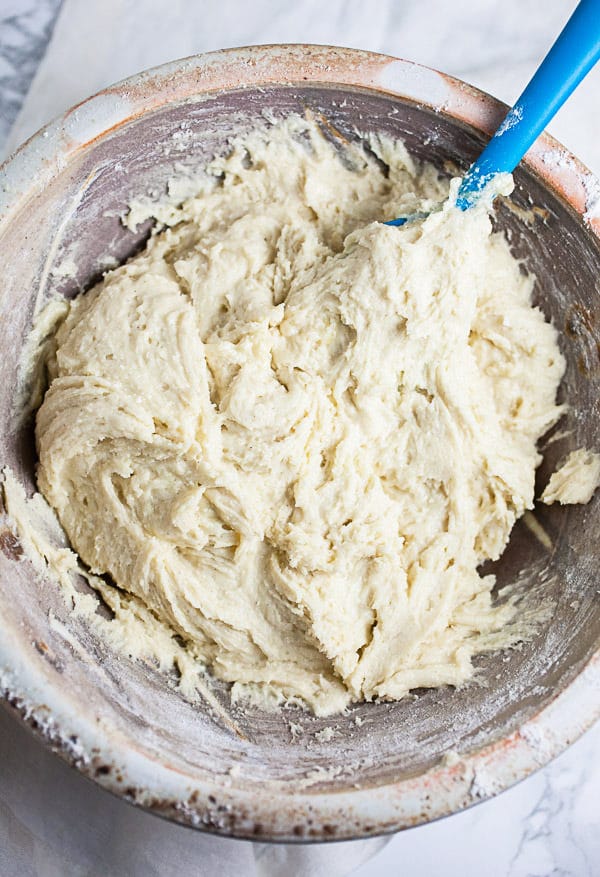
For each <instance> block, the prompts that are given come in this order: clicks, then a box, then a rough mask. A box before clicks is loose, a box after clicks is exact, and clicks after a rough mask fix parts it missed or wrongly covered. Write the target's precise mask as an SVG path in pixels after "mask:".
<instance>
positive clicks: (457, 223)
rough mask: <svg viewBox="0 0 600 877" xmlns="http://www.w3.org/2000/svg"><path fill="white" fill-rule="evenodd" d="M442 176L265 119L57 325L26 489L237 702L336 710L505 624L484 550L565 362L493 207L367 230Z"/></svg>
mask: <svg viewBox="0 0 600 877" xmlns="http://www.w3.org/2000/svg"><path fill="white" fill-rule="evenodd" d="M446 194H447V186H446V183H444V182H443V181H440V180H439V179H438V177H437V174H436V172H435V170H434V169H433V167H431V166H428V165H425V166H418V165H416V164H415V163H413V161H412V160H411V159H410V158H409V156H408V155H407V153H406V151H405V150H404V148H403V147H402V146H401V145H400V144H393V143H391V142H388V141H383V140H380V139H376V138H371V140H370V141H369V148H368V149H367V150H363V148H362V147H361V146H349V145H348V146H345V147H340V146H339V145H337V144H336V145H334V144H333V141H332V140H330V139H329V138H328V137H326V136H324V135H323V134H322V133H321V131H320V129H319V127H318V126H317V125H316V124H314V123H313V122H307V121H303V120H300V119H291V120H288V121H287V122H286V123H281V124H279V125H277V126H275V127H271V128H269V129H268V130H264V131H257V132H255V133H253V134H251V135H249V136H248V137H246V138H245V139H244V140H243V141H241V142H238V143H236V144H235V145H234V147H233V150H232V152H231V154H230V155H229V156H228V157H226V158H221V159H216V160H215V161H214V162H213V163H212V164H211V165H210V166H209V167H208V169H207V182H206V184H205V185H204V186H203V187H202V191H201V193H200V194H199V195H198V196H197V197H195V198H192V199H191V200H189V201H187V202H186V203H184V204H183V206H182V207H181V208H180V209H179V210H176V211H174V212H173V213H172V215H170V217H169V222H170V224H171V225H172V226H173V227H171V228H167V229H166V230H164V231H162V233H160V234H157V235H156V236H154V237H153V238H152V240H151V241H150V242H149V244H148V246H147V248H146V249H145V250H144V252H142V253H141V254H140V255H138V256H136V257H135V258H133V259H132V260H131V261H130V262H128V263H127V264H126V265H124V266H122V267H120V268H117V269H116V270H114V271H111V272H109V273H108V274H107V275H106V277H105V279H104V280H103V281H102V282H101V283H100V284H99V285H98V286H97V287H96V288H95V289H93V290H92V291H91V292H89V293H87V294H85V295H83V296H81V297H79V298H77V299H76V300H75V301H73V302H72V304H71V306H70V310H69V313H68V315H67V317H66V319H65V321H64V323H63V324H62V326H61V328H60V329H59V331H58V333H57V336H56V351H55V355H53V356H52V358H51V360H50V363H49V372H50V379H51V383H50V386H49V389H48V391H47V393H46V396H45V399H44V402H43V404H42V406H41V408H40V409H39V412H38V415H37V433H36V434H37V444H38V450H39V460H40V463H39V472H38V480H39V486H40V488H41V490H42V492H43V494H44V495H45V497H46V498H47V499H48V501H49V502H50V504H51V505H52V506H53V507H54V509H55V510H56V512H57V513H58V516H59V518H60V521H61V523H62V525H63V526H64V528H65V530H66V532H67V534H68V536H69V539H70V541H71V543H72V545H73V547H74V548H75V549H76V551H77V552H78V553H79V555H80V556H81V557H82V558H83V560H84V561H85V562H86V563H87V564H88V565H89V567H90V568H91V571H92V572H93V573H97V574H108V575H109V576H110V577H111V578H112V580H114V582H115V583H116V584H117V585H118V586H119V587H120V588H121V589H124V590H126V591H129V592H131V593H133V594H135V595H137V597H139V598H140V599H141V600H142V601H143V602H144V603H145V604H146V605H147V607H148V608H149V609H150V611H151V612H152V613H153V614H154V615H155V616H157V617H158V618H159V619H161V620H163V621H165V622H167V623H168V624H169V625H170V627H171V628H172V629H173V630H174V631H175V632H176V633H177V634H178V635H179V636H180V637H181V638H182V639H183V640H184V641H185V642H186V643H187V645H188V648H189V650H190V651H191V653H192V654H193V655H195V656H198V657H200V658H201V659H202V660H203V661H205V662H206V664H207V665H208V666H209V667H210V668H211V670H212V672H213V673H214V674H215V675H216V676H217V677H219V678H220V679H224V680H227V681H229V682H233V683H235V685H234V689H233V693H234V696H236V695H243V696H248V695H252V696H254V697H258V698H268V697H275V698H277V699H279V700H287V701H289V700H292V701H296V702H301V703H303V704H305V705H308V706H309V707H310V708H312V710H313V711H314V712H316V713H317V714H330V713H335V712H337V711H340V710H342V709H343V708H344V707H345V706H346V705H347V704H348V703H349V702H350V701H356V700H363V699H366V700H371V699H373V698H387V699H398V698H401V697H403V696H404V695H406V693H407V692H408V691H409V690H410V689H413V688H416V687H421V686H439V685H443V684H452V685H461V684H462V683H464V682H465V681H466V680H468V679H469V678H470V677H471V676H472V673H473V669H472V664H471V658H472V656H473V655H474V654H476V653H478V652H481V651H484V650H486V649H488V648H493V647H497V646H498V645H499V644H502V643H504V644H506V643H508V642H509V641H510V635H509V634H508V633H507V634H506V637H505V640H503V639H502V635H501V634H500V633H499V632H501V631H502V630H503V629H506V628H505V625H506V624H507V623H508V622H510V621H511V619H512V617H513V615H514V611H515V610H514V608H513V607H512V605H511V604H510V603H504V605H501V606H494V605H493V601H492V598H491V591H492V588H493V585H494V579H493V577H492V576H484V577H482V576H481V575H480V574H479V572H478V569H477V568H478V566H479V565H480V564H481V563H482V562H483V561H484V560H487V559H490V558H491V559H495V558H497V557H499V555H500V554H501V553H502V550H503V549H504V546H505V545H506V542H507V540H508V537H509V534H510V531H511V529H512V526H513V524H514V523H515V521H516V519H517V518H518V517H519V516H520V515H522V514H523V513H524V511H525V510H526V509H528V508H531V507H532V505H533V491H534V473H535V468H536V466H537V465H538V463H539V462H540V459H541V458H540V455H539V453H538V451H537V450H536V441H537V439H538V438H539V437H540V436H541V435H542V434H543V433H544V432H545V431H546V430H547V429H548V428H549V427H550V426H551V425H552V424H553V423H554V422H555V421H556V420H557V418H558V417H559V416H560V414H561V408H560V407H558V406H557V405H556V402H555V397H556V390H557V387H558V385H559V382H560V379H561V377H562V374H563V371H564V361H563V358H562V356H561V354H560V352H559V349H558V346H557V340H556V332H555V330H554V329H553V328H552V326H551V325H549V324H548V323H546V322H545V320H544V317H543V315H542V313H541V312H540V311H539V310H538V309H537V308H534V307H532V306H531V301H530V297H531V290H532V280H531V278H530V277H528V276H525V275H524V274H523V273H522V272H521V271H520V267H519V264H518V262H517V261H515V259H514V258H513V257H512V256H511V254H510V251H509V248H508V245H507V243H506V241H505V240H504V238H503V237H502V236H501V235H498V234H493V233H492V230H491V223H490V220H489V217H488V215H487V211H486V209H485V208H484V207H481V208H479V209H473V210H470V211H468V212H466V213H461V212H459V211H457V210H456V209H455V208H453V207H451V206H448V205H447V206H446V208H445V209H444V210H443V211H442V212H439V213H435V214H433V215H432V216H431V217H430V218H429V219H428V220H427V221H426V222H425V223H423V224H413V225H410V226H406V227H404V228H401V229H397V228H391V227H387V226H385V225H382V224H381V222H382V220H385V219H389V218H392V217H393V216H396V215H398V214H400V213H407V212H412V211H413V210H415V209H417V208H421V209H423V208H425V209H427V207H428V206H429V205H430V204H431V203H432V202H436V201H439V200H441V199H443V198H444V197H445V196H446ZM513 636H514V634H513Z"/></svg>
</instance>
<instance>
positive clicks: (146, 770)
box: [0, 44, 600, 842]
mask: <svg viewBox="0 0 600 877" xmlns="http://www.w3.org/2000/svg"><path fill="white" fill-rule="evenodd" d="M282 84H283V85H288V84H289V85H290V86H293V85H296V86H298V85H301V86H307V85H338V86H339V85H341V86H354V87H359V88H362V89H368V90H370V91H375V92H377V93H381V94H389V95H392V96H394V97H398V98H401V99H403V100H405V101H409V102H413V103H416V104H417V105H419V106H421V107H424V108H426V109H430V110H433V111H434V112H436V113H440V114H443V115H447V116H450V117H452V118H454V119H456V120H458V121H461V122H464V123H466V124H467V125H470V126H472V127H473V128H475V129H477V130H478V131H480V132H483V133H485V134H492V133H493V131H494V130H495V129H496V127H497V125H498V124H499V122H500V121H501V119H502V118H503V116H504V114H505V112H506V109H507V107H506V105H505V104H503V103H501V102H500V101H498V100H496V99H495V98H493V97H491V96H489V95H487V94H486V93H485V92H482V91H480V90H479V89H476V88H474V87H473V86H470V85H468V84H466V83H464V82H462V81H461V80H458V79H456V78H454V77H452V76H449V75H447V74H443V73H440V72H438V71H436V70H433V69H432V68H429V67H424V66H422V65H419V64H416V63H414V62H412V61H407V60H402V59H399V58H394V57H392V56H389V55H382V54H377V53H374V52H369V51H363V50H359V49H348V48H342V47H337V46H322V45H310V44H288V45H285V44H283V45H267V46H250V47H245V48H233V49H225V50H221V51H216V52H210V53H205V54H200V55H195V56H191V57H189V58H184V59H181V60H178V61H173V62H169V63H167V64H163V65H161V66H159V67H155V68H152V69H150V70H147V71H144V72H142V73H138V74H136V75H134V76H131V77H129V78H127V79H125V80H123V81H121V82H119V83H117V84H116V85H112V86H109V87H108V88H106V89H103V90H102V91H100V92H98V93H97V94H95V95H94V96H92V97H90V98H88V99H87V100H85V101H83V102H81V103H80V104H78V105H76V106H75V107H72V108H71V109H69V110H67V111H66V112H65V113H64V114H63V115H61V116H59V117H58V118H57V119H55V120H54V121H52V122H50V123H49V124H48V125H46V126H45V127H43V128H41V129H40V130H39V131H38V132H37V133H36V134H34V135H33V136H32V137H31V138H29V140H27V141H26V142H25V143H24V144H23V145H22V146H20V147H19V148H18V149H17V150H16V151H15V152H14V153H13V154H12V156H9V158H8V159H7V160H6V161H5V162H4V164H3V165H2V166H1V167H0V176H2V177H3V178H4V182H3V184H2V186H0V227H1V226H2V224H3V223H5V222H9V221H10V218H11V216H12V214H13V212H16V211H18V210H19V209H20V208H21V207H22V206H23V204H24V202H25V201H26V200H27V199H29V198H30V197H32V195H33V194H34V193H35V192H36V191H38V190H39V189H40V188H41V187H42V186H44V185H45V183H46V182H47V181H48V180H49V179H50V178H52V177H53V176H54V175H56V174H58V173H60V172H61V171H63V170H64V169H65V167H66V166H68V163H69V161H70V160H72V159H73V158H75V157H76V156H77V155H78V154H79V153H80V152H81V151H82V150H85V149H86V148H87V147H88V146H89V145H90V144H91V143H93V142H94V141H95V140H97V139H99V138H102V137H104V136H106V135H107V134H109V133H110V132H111V131H113V130H114V129H115V128H117V127H120V126H121V125H125V124H127V123H129V122H131V121H132V120H134V119H136V118H139V117H140V116H143V115H144V114H146V113H148V112H151V111H152V110H155V109H158V108H159V107H162V106H164V105H165V104H168V103H171V102H177V103H181V102H183V101H185V100H186V99H192V98H198V97H201V96H203V95H209V94H211V93H214V92H223V91H228V90H233V89H240V88H246V87H252V86H260V85H282ZM525 165H526V166H527V167H528V168H529V169H530V170H532V171H533V172H534V173H535V174H536V175H537V176H538V177H541V179H542V180H543V181H544V183H545V184H546V186H548V187H549V188H550V189H552V190H553V191H554V193H555V194H557V195H559V196H560V197H561V199H562V200H564V201H566V202H567V203H568V204H569V205H570V206H571V208H572V209H573V210H575V212H576V213H578V214H579V215H580V216H581V218H582V222H583V223H584V224H585V226H587V227H588V229H589V230H591V231H592V232H593V234H595V235H596V237H597V238H598V239H600V211H599V210H598V201H597V198H598V188H597V186H598V182H597V180H596V177H595V176H594V175H593V174H592V173H591V172H590V171H589V170H588V168H586V167H585V166H584V165H583V164H582V163H581V162H580V161H579V160H578V159H576V158H575V157H574V156H572V155H571V153H570V152H569V151H568V150H567V149H565V147H563V146H562V145H561V144H560V143H558V142H557V141H556V140H555V139H554V138H553V137H551V136H550V135H548V134H542V135H541V137H540V138H539V139H538V141H537V142H536V143H535V145H534V146H533V147H532V149H531V150H530V151H529V153H528V154H527V157H526V160H525ZM596 214H598V215H596ZM9 639H10V638H9V637H6V638H5V637H3V638H2V639H0V696H1V698H3V700H4V703H5V705H6V706H8V707H9V708H12V711H13V712H14V713H16V715H17V716H18V718H19V719H20V720H21V721H22V722H24V723H25V724H26V725H27V726H28V727H29V728H30V729H32V730H33V731H34V733H35V734H36V735H37V736H38V738H39V739H40V740H41V741H42V742H43V743H44V744H45V745H46V746H47V747H48V748H50V749H51V750H52V751H54V752H56V753H57V754H59V755H60V756H61V757H62V758H63V759H64V760H65V761H67V762H68V763H69V764H70V765H72V766H74V767H76V768H77V769H78V770H79V771H80V772H81V773H82V774H84V775H86V776H88V777H90V778H91V779H93V780H94V781H95V782H97V783H99V784H100V785H101V786H103V787H104V788H105V789H107V790H109V791H111V792H113V793H115V794H116V795H117V796H119V797H121V798H124V799H125V800H129V801H131V802H132V803H134V804H137V805H138V806H141V807H142V808H144V809H146V810H147V811H149V812H152V813H155V814H157V815H160V816H164V817H166V818H168V819H171V820H173V821H175V822H178V823H180V824H184V825H189V826H193V827H196V828H200V829H203V830H205V831H210V832H213V833H216V834H220V835H223V836H226V837H237V838H245V839H253V840H261V841H297V842H302V841H304V842H306V841H310V840H312V841H327V840H328V841H335V840H350V839H357V838H361V837H362V838H364V837H369V836H374V835H378V834H383V833H387V832H393V831H398V830H400V829H405V828H409V827H412V826H415V825H419V824H422V823H425V822H430V821H432V820H434V819H438V818H440V817H443V816H446V815H449V814H451V813H454V812H457V811H459V810H462V809H464V808H466V807H468V806H470V805H472V804H474V803H477V802H479V801H483V800H485V799H487V798H490V797H492V796H493V795H495V794H497V793H498V792H500V791H503V790H504V789H506V788H507V787H509V786H511V785H513V784H514V783H516V782H518V781H519V780H521V779H524V778H525V777H526V776H528V775H529V774H530V773H532V772H533V771H534V770H536V769H538V768H540V767H542V766H543V765H544V764H546V763H547V762H548V761H550V760H551V759H552V758H554V757H555V756H556V755H558V754H559V753H560V752H561V751H562V750H563V749H564V748H566V747H567V746H568V745H569V744H570V743H571V742H573V741H574V740H575V739H577V737H579V736H580V735H581V734H582V733H583V732H584V731H585V730H586V729H587V728H589V727H590V726H591V725H592V723H593V722H594V721H595V720H596V719H597V718H599V717H600V702H599V699H598V697H597V692H598V690H599V689H600V649H598V651H597V652H596V653H595V655H593V656H592V658H591V659H590V660H589V661H588V662H587V664H586V665H585V666H584V667H583V668H582V669H581V670H580V672H579V673H578V674H577V675H576V676H575V678H573V679H572V680H571V682H569V683H568V684H567V685H566V687H565V688H563V689H562V690H561V691H560V692H557V693H556V694H555V696H554V698H553V699H552V700H551V701H550V702H549V703H547V704H546V706H545V707H544V708H542V709H541V710H540V711H539V712H538V713H537V714H535V715H534V716H532V717H531V718H530V719H528V720H527V721H525V722H524V723H523V724H522V725H521V726H520V727H519V728H518V729H517V730H515V731H514V732H513V733H511V734H510V735H508V736H507V737H504V738H503V739H501V740H498V741H496V742H494V743H491V744H488V745H483V746H480V747H479V748H477V749H476V750H474V751H471V752H470V753H468V754H466V755H462V756H460V758H458V760H456V761H454V760H453V759H446V760H445V761H444V760H442V762H441V763H439V764H438V765H436V766H434V767H432V768H431V769H429V770H428V771H427V772H425V773H424V774H421V775H419V776H416V777H412V778H408V779H404V780H400V781H397V782H395V783H388V784H385V785H381V786H373V787H369V788H364V789H350V790H344V791H340V792H334V793H332V792H328V791H323V790H319V789H318V788H315V789H312V790H311V789H310V788H309V789H308V790H307V791H303V792H302V793H299V792H293V791H291V792H290V793H289V794H288V793H285V794H279V795H278V796H275V795H273V794H271V793H269V794H265V795H264V796H262V797H261V798H260V799H257V796H256V793H255V792H254V791H251V792H250V791H249V790H248V789H244V788H243V787H239V788H236V786H235V783H233V784H231V785H230V787H229V788H228V789H224V788H223V785H220V786H218V787H217V784H216V783H214V784H213V785H211V784H210V783H206V784H205V786H202V787H201V786H200V785H199V784H198V783H196V784H195V785H190V777H186V776H185V775H183V774H180V773H178V772H177V771H176V770H174V769H170V767H169V765H168V764H158V763H157V762H156V761H154V760H152V759H151V758H149V757H148V755H147V754H145V753H144V752H142V751H141V750H139V749H138V750H137V751H133V750H132V749H131V748H128V746H127V740H126V739H124V738H123V737H121V735H119V734H117V733H114V734H112V736H111V735H110V734H108V733H107V732H106V729H103V728H102V727H98V725H97V724H95V723H93V722H90V721H88V718H87V717H85V716H82V715H80V714H78V712H77V710H76V709H74V702H73V701H72V700H71V698H70V696H69V695H68V693H66V692H63V691H61V690H60V689H59V688H58V687H57V686H56V684H55V683H54V682H53V677H52V676H50V675H46V674H47V668H44V666H43V661H41V660H40V659H39V656H38V659H37V660H36V659H35V657H33V656H32V655H33V653H34V652H35V650H34V649H30V650H29V651H30V652H31V653H32V654H29V653H27V654H26V653H25V650H24V649H21V651H20V652H19V653H15V643H14V642H13V643H10V642H9ZM0 702H1V700H0ZM116 766H118V770H113V769H112V768H113V767H116ZM116 775H119V776H120V780H117V779H116V778H115V777H116ZM215 800H218V801H219V804H220V805H221V806H220V807H219V808H217V806H216V804H215ZM223 802H225V803H223ZM223 812H226V813H228V814H229V816H228V818H223V816H222V814H223ZM309 820H310V824H309Z"/></svg>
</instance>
